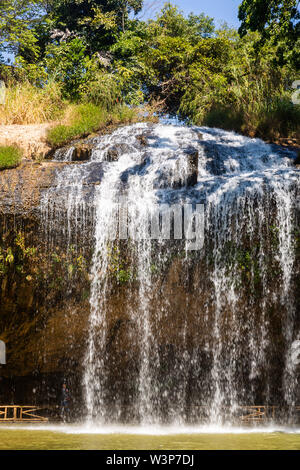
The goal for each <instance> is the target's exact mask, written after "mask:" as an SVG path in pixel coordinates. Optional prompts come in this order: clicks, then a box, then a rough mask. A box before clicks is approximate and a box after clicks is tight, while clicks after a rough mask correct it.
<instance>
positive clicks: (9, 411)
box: [0, 405, 48, 423]
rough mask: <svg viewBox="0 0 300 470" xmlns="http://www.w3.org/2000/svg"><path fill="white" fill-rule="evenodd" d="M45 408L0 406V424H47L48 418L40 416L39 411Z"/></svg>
mask: <svg viewBox="0 0 300 470" xmlns="http://www.w3.org/2000/svg"><path fill="white" fill-rule="evenodd" d="M42 409H43V408H41V407H37V406H17V405H4V406H1V405H0V423H1V422H2V421H5V422H9V421H10V422H19V421H26V422H42V421H43V422H45V421H48V418H45V417H44V416H39V415H37V414H36V412H37V411H39V410H42Z"/></svg>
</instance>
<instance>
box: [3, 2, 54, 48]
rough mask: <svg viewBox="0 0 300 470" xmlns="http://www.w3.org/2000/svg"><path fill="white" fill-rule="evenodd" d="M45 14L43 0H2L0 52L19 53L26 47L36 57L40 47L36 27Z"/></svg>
mask: <svg viewBox="0 0 300 470" xmlns="http://www.w3.org/2000/svg"><path fill="white" fill-rule="evenodd" d="M44 14H45V12H44V10H43V8H42V2H41V0H31V1H25V0H0V54H1V53H3V52H4V51H5V52H9V53H13V54H18V52H19V51H20V50H21V49H22V48H25V47H26V48H27V49H28V48H30V50H31V54H32V56H34V57H36V56H37V55H38V53H39V48H38V39H37V36H36V34H35V29H34V28H35V25H36V24H37V23H38V22H39V21H40V20H41V18H42V17H43V16H44Z"/></svg>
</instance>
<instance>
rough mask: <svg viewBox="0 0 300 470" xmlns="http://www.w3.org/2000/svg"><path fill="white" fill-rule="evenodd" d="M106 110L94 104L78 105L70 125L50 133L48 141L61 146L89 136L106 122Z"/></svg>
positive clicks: (58, 126)
mask: <svg viewBox="0 0 300 470" xmlns="http://www.w3.org/2000/svg"><path fill="white" fill-rule="evenodd" d="M106 119H107V114H106V112H105V110H104V109H103V108H101V107H99V106H96V105H94V104H92V103H87V104H80V105H77V106H76V107H75V109H74V111H73V118H72V121H73V122H72V123H71V124H70V125H63V124H59V125H57V126H54V127H52V128H51V129H50V130H49V131H48V135H47V140H48V142H49V143H50V144H51V145H53V146H60V145H63V144H65V143H67V142H69V141H70V140H72V139H75V138H76V137H83V136H85V135H88V134H90V133H92V132H94V131H96V130H97V129H99V128H100V127H101V125H103V123H104V122H106Z"/></svg>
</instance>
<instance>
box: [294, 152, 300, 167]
mask: <svg viewBox="0 0 300 470" xmlns="http://www.w3.org/2000/svg"><path fill="white" fill-rule="evenodd" d="M294 165H296V166H298V165H300V151H299V152H298V155H297V157H296V158H295V160H294Z"/></svg>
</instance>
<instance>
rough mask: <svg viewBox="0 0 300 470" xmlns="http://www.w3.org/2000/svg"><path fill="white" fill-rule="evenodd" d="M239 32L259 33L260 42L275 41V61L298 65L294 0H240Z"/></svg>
mask: <svg viewBox="0 0 300 470" xmlns="http://www.w3.org/2000/svg"><path fill="white" fill-rule="evenodd" d="M239 19H240V20H241V22H242V23H241V26H240V29H239V33H240V35H241V36H244V35H245V34H246V33H247V31H258V32H260V33H261V40H260V43H264V42H266V41H272V43H274V44H277V45H278V54H277V55H278V57H277V59H278V61H279V62H280V63H281V64H284V63H286V62H288V61H292V62H294V64H295V66H296V67H299V66H300V39H299V38H300V21H299V20H300V11H299V1H298V0H283V1H282V0H267V1H266V0H256V1H255V2H253V1H252V0H244V1H243V2H242V4H241V5H240V7H239Z"/></svg>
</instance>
